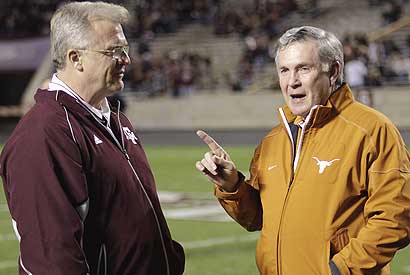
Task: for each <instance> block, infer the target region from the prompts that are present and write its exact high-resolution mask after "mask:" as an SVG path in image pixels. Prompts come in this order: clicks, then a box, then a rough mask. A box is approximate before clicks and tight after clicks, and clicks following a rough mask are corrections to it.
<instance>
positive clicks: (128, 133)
mask: <svg viewBox="0 0 410 275" xmlns="http://www.w3.org/2000/svg"><path fill="white" fill-rule="evenodd" d="M122 130H123V131H124V134H125V137H126V138H127V139H128V140H131V141H132V143H134V144H137V140H138V138H137V137H136V136H135V134H134V133H133V132H132V131H131V130H130V129H129V128H128V127H122Z"/></svg>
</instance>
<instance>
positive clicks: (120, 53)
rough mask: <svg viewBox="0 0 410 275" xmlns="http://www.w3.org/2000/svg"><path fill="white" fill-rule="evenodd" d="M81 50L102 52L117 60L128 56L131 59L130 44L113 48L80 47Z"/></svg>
mask: <svg viewBox="0 0 410 275" xmlns="http://www.w3.org/2000/svg"><path fill="white" fill-rule="evenodd" d="M80 50H82V51H90V52H96V53H101V54H104V55H106V56H110V57H112V58H113V59H115V60H122V59H124V58H127V59H128V60H130V56H129V52H130V47H129V46H122V47H116V48H114V49H112V50H93V49H80Z"/></svg>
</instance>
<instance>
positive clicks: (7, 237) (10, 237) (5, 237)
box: [0, 233, 17, 242]
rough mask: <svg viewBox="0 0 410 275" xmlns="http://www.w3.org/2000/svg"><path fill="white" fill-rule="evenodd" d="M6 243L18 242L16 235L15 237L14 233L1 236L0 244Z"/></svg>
mask: <svg viewBox="0 0 410 275" xmlns="http://www.w3.org/2000/svg"><path fill="white" fill-rule="evenodd" d="M5 241H17V238H16V235H14V234H13V233H9V234H0V242H5Z"/></svg>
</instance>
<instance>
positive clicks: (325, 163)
mask: <svg viewBox="0 0 410 275" xmlns="http://www.w3.org/2000/svg"><path fill="white" fill-rule="evenodd" d="M313 159H314V160H316V164H317V166H319V174H323V172H324V171H325V169H326V168H327V167H329V166H331V165H332V164H333V163H334V162H335V161H338V160H340V159H334V160H331V161H326V160H320V159H318V158H317V157H313Z"/></svg>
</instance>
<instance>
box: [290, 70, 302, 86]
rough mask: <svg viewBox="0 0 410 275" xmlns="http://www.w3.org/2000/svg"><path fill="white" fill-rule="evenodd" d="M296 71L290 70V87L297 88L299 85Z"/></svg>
mask: <svg viewBox="0 0 410 275" xmlns="http://www.w3.org/2000/svg"><path fill="white" fill-rule="evenodd" d="M301 84H302V83H301V82H300V78H299V74H298V72H291V74H290V77H289V86H291V87H292V88H297V87H299V86H300V85H301Z"/></svg>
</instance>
